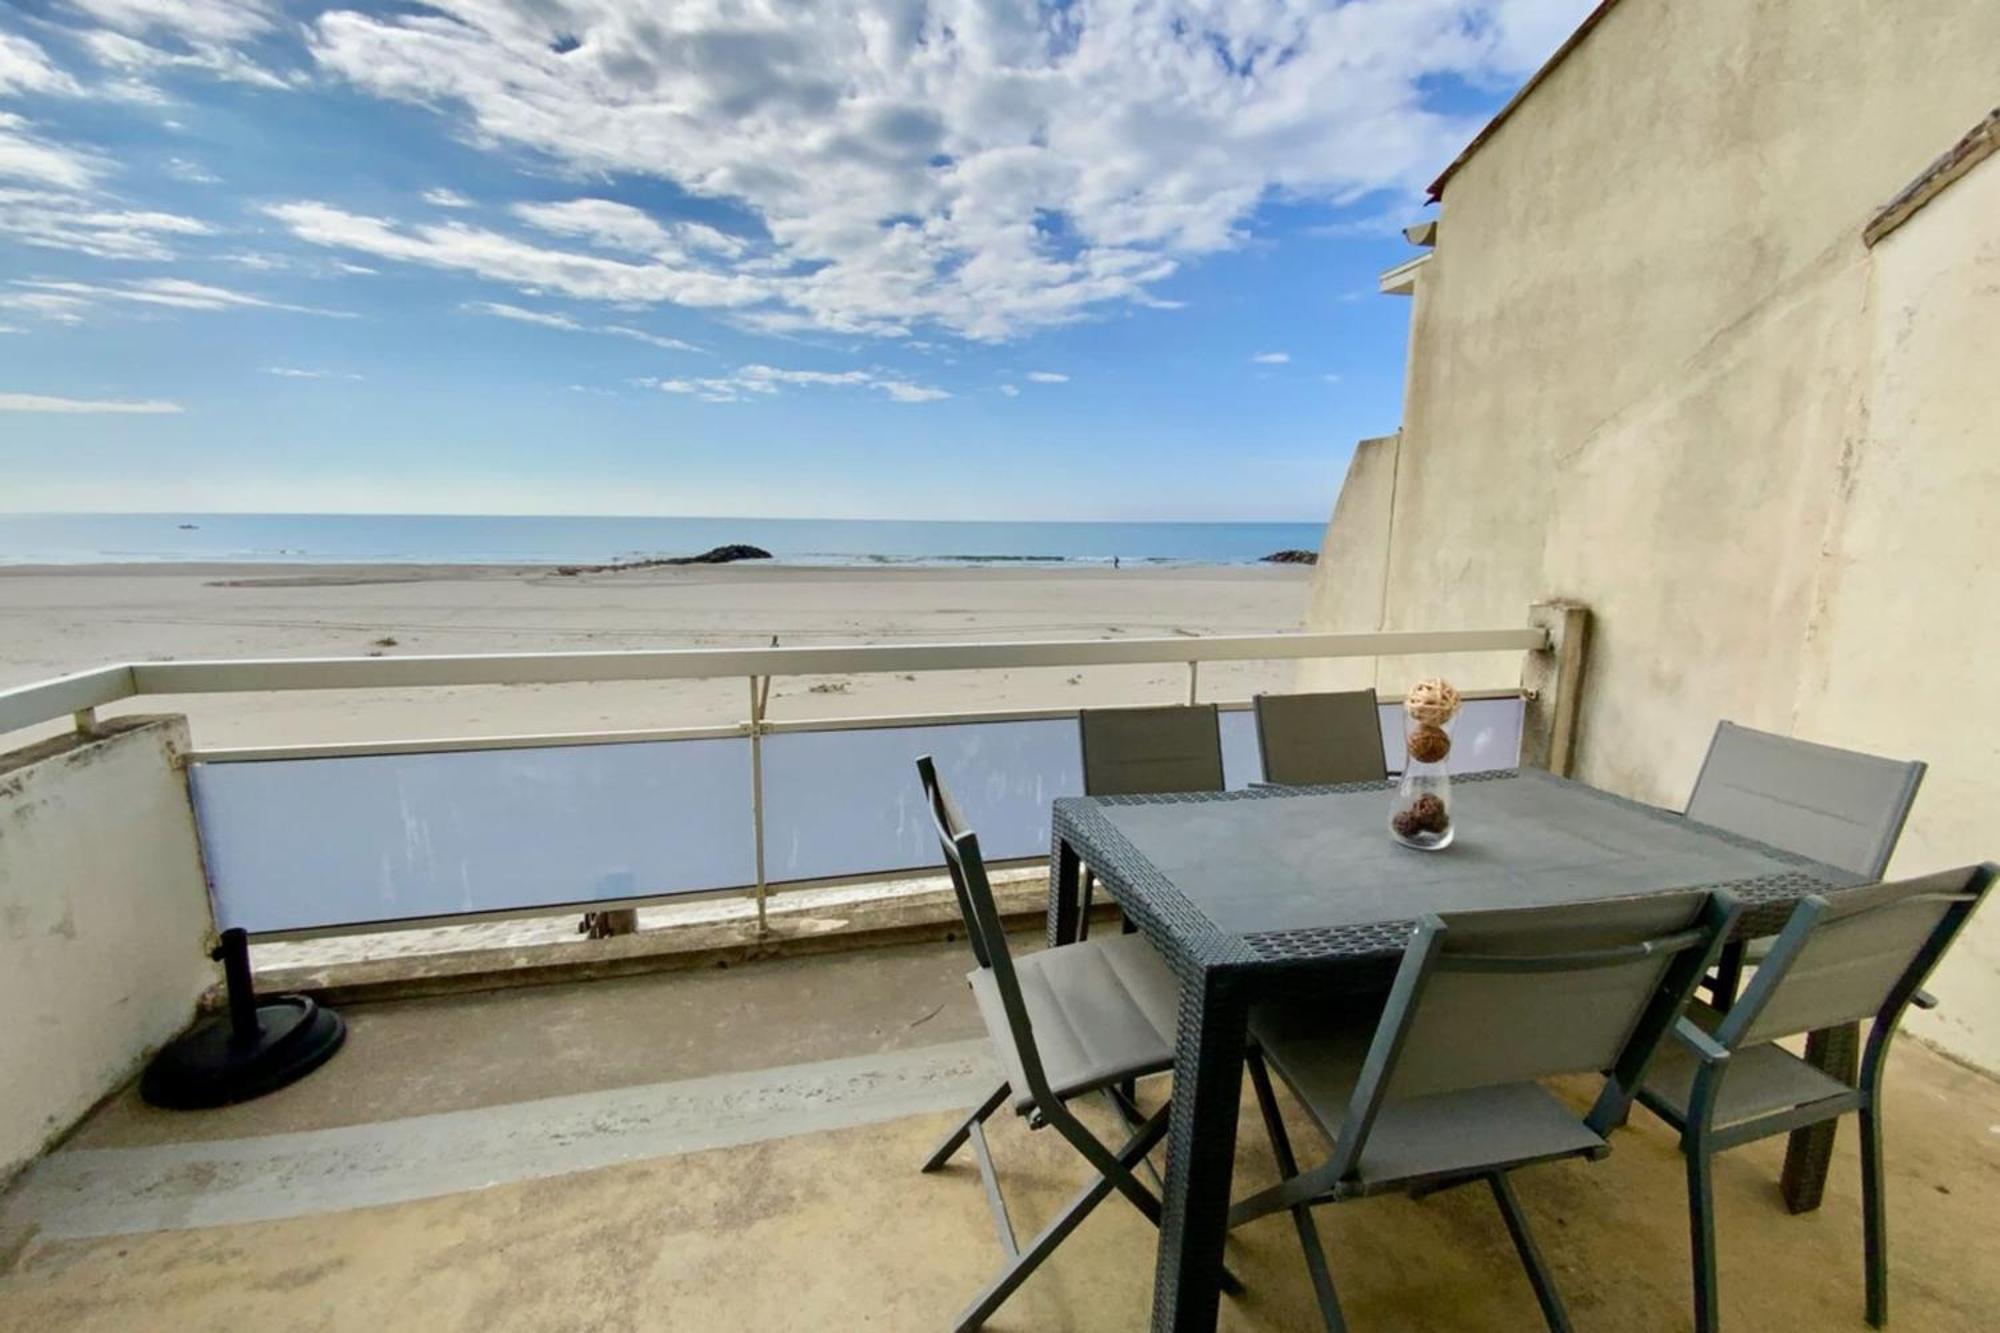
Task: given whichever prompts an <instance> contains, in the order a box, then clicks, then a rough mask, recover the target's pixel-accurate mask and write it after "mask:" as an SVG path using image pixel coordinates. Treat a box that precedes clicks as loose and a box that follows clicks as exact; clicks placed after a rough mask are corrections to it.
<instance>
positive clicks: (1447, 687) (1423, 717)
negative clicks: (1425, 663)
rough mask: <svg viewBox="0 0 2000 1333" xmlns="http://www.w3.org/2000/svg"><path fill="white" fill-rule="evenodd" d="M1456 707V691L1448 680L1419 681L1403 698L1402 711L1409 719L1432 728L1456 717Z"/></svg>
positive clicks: (1457, 703)
mask: <svg viewBox="0 0 2000 1333" xmlns="http://www.w3.org/2000/svg"><path fill="white" fill-rule="evenodd" d="M1458 705H1459V698H1458V690H1457V688H1456V687H1455V686H1453V685H1452V683H1451V682H1450V681H1448V680H1437V679H1432V680H1420V681H1418V682H1417V683H1416V684H1414V685H1412V686H1410V692H1409V694H1407V695H1405V696H1404V698H1403V709H1404V711H1405V712H1407V713H1408V714H1409V715H1410V716H1411V718H1413V719H1414V720H1416V721H1418V722H1424V723H1428V724H1429V725H1431V726H1434V727H1441V726H1443V725H1444V724H1445V723H1447V722H1449V721H1451V720H1452V719H1453V718H1455V717H1457V716H1458Z"/></svg>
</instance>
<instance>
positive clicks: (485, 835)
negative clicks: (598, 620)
mask: <svg viewBox="0 0 2000 1333" xmlns="http://www.w3.org/2000/svg"><path fill="white" fill-rule="evenodd" d="M1558 623H1559V622H1558ZM1561 637H1562V635H1561V633H1560V629H1558V632H1557V633H1556V634H1554V635H1552V633H1551V631H1550V629H1549V628H1548V627H1546V623H1545V624H1531V625H1529V626H1527V627H1522V628H1515V629H1496V630H1460V631H1443V632H1417V633H1408V632H1405V633H1377V634H1274V635H1252V636H1241V637H1228V638H1222V637H1217V638H1171V639H1133V640H1118V641H1099V640H1086V641H1044V642H1018V643H997V642H984V643H954V644H928V645H899V646H882V647H876V646H852V647H818V648H758V649H677V650H663V651H647V652H591V653H537V654H491V655H463V656H432V657H402V658H367V657H363V658H303V659H292V658H288V659H264V660H231V661H188V662H138V663H130V664H125V665H119V666H110V667H105V668H102V669H99V670H95V671H87V672H82V673H79V674H76V675H72V676H67V677H64V678H61V679H58V680H52V681H48V682H44V683H41V684H36V685H30V686H26V687H22V688H18V689H14V690H9V691H5V692H0V734H5V733H7V732H10V731H14V730H18V729H21V728H24V727H30V726H36V725H40V724H43V723H46V722H49V721H52V720H57V719H60V718H63V717H64V716H71V717H73V719H74V722H75V725H76V726H77V727H78V728H79V729H80V730H83V731H86V732H88V731H91V730H93V729H94V728H96V726H97V725H98V723H97V718H96V713H95V710H96V709H98V708H100V707H104V706H107V705H110V704H115V703H118V702H121V701H124V700H127V699H131V698H134V697H140V696H148V695H174V696H189V695H207V694H224V693H237V692H275V691H293V690H324V689H425V688H433V687H445V686H467V685H522V684H556V683H577V682H605V681H638V680H648V681H664V680H694V679H714V678H727V677H740V678H741V679H742V680H743V681H744V682H745V686H746V688H745V694H744V712H743V716H742V720H740V721H738V722H735V723H732V724H729V725H724V726H704V727H682V728H668V729H646V730H622V731H593V732H577V733H562V734H535V735H508V736H446V737H427V738H407V737H402V738H391V739H384V740H379V741H370V742H347V743H338V744H317V745H294V746H260V747H248V748H243V747H239V748H231V749H202V748H200V746H199V744H198V743H197V746H196V748H195V749H194V750H193V751H192V752H191V753H190V754H189V755H188V756H187V757H186V758H187V769H188V776H189V787H190V793H191V796H192V799H193V802H194V807H195V811H196V815H197V823H198V827H199V830H200V837H201V846H202V855H203V858H204V861H205V865H206V873H207V877H208V882H209V885H210V889H211V893H212V895H213V900H214V906H215V915H216V921H217V924H218V925H220V926H224V927H228V926H241V927H243V928H245V929H247V930H249V931H251V932H252V934H253V935H257V936H261V937H264V938H286V937H292V938H296V937H300V936H306V935H314V934H321V933H328V932H352V931H363V930H379V929H382V928H384V927H385V926H390V925H417V924H432V923H436V922H438V921H440V920H464V919H468V918H478V917H491V916H506V915H519V914H525V913H543V912H550V911H557V910H562V909H578V910H581V909H609V908H622V907H632V906H642V905H646V904H650V903H657V902H660V901H662V900H665V899H671V898H677V897H685V896H689V895H698V894H699V895H707V894H718V893H747V894H749V895H751V896H753V897H754V898H755V901H756V905H757V921H758V927H759V929H760V931H761V930H762V928H763V925H764V904H765V901H766V898H767V896H768V895H769V894H770V893H771V892H773V891H776V890H778V889H782V888H790V887H796V886H801V885H807V884H826V883H829V882H840V881H853V880H877V879H887V878H892V877H895V876H898V875H906V874H911V873H918V872H923V871H927V870H929V869H931V868H932V866H933V863H934V861H935V855H934V852H935V849H934V848H930V847H927V845H926V839H925V833H924V829H925V825H924V821H923V819H922V818H921V814H922V812H921V810H920V808H919V805H920V803H919V801H918V799H917V796H916V788H915V783H914V779H913V778H912V776H911V772H912V770H911V760H912V759H913V758H914V757H915V756H916V755H918V754H921V753H932V754H935V755H937V756H938V758H939V761H940V764H941V765H943V766H945V767H946V768H947V769H948V771H950V772H952V773H953V775H954V785H955V786H957V787H958V788H959V790H960V791H961V792H962V793H963V795H964V803H965V805H966V807H967V814H968V817H969V818H970V819H971V820H972V821H973V822H974V823H975V824H976V825H977V827H978V828H979V829H980V832H981V836H982V840H983V841H984V842H985V843H986V845H987V846H988V848H989V849H990V854H991V855H992V856H993V857H994V858H995V859H996V860H1000V861H1006V860H1027V859H1030V858H1035V857H1039V856H1041V855H1045V854H1046V851H1047V847H1048V806H1049V802H1050V801H1051V800H1053V799H1054V798H1055V797H1057V796H1061V795H1066V794H1072V793H1075V792H1077V791H1079V790H1080V789H1081V771H1080V761H1079V757H1078V754H1077V748H1076V727H1075V721H1074V719H1075V716H1076V710H1074V709H1037V710H1012V711H989V712H959V713H948V714H923V715H891V716H873V717H850V718H835V719H813V720H780V719H774V718H772V717H770V716H769V713H768V702H769V699H770V691H771V683H772V681H773V680H774V679H778V678H784V677H796V676H822V675H832V674H840V675H862V674H878V673H885V672H886V673H911V674H915V673H924V672H936V671H964V670H990V669H995V668H1043V667H1057V668H1082V667H1092V666H1107V665H1124V664H1155V665H1157V664H1162V663H1171V664H1177V665H1184V666H1185V667H1186V671H1187V691H1186V696H1185V697H1186V698H1187V699H1188V700H1190V701H1192V700H1193V699H1195V698H1196V697H1197V694H1198V691H1199V687H1200V673H1201V668H1202V666H1203V664H1205V663H1217V662H1247V661H1284V660H1294V661H1297V660H1308V659H1320V658H1335V659H1337V658H1379V657H1423V658H1431V657H1435V656H1438V655H1450V654H1467V653H1496V652H1504V653H1523V654H1526V655H1527V661H1528V663H1529V669H1528V671H1527V672H1526V673H1524V686H1523V688H1522V689H1517V690H1502V691H1492V692H1487V693H1483V694H1475V695H1474V696H1473V697H1472V702H1471V704H1470V706H1469V708H1468V710H1467V715H1466V718H1465V721H1464V723H1463V724H1462V730H1461V743H1460V745H1459V746H1458V747H1457V749H1456V751H1455V761H1456V762H1458V763H1460V764H1461V765H1463V766H1465V767H1475V768H1476V767H1498V766H1508V765H1512V764H1514V763H1515V762H1517V761H1518V760H1519V758H1520V757H1521V755H1522V748H1523V738H1524V736H1526V737H1527V738H1528V739H1529V748H1530V750H1531V751H1532V750H1535V749H1538V748H1540V749H1546V747H1547V741H1545V740H1543V741H1538V740H1536V738H1537V737H1550V736H1554V737H1562V736H1564V735H1566V725H1565V723H1564V721H1563V719H1562V717H1561V716H1560V712H1561V706H1559V704H1558V700H1557V698H1556V697H1554V696H1555V693H1556V682H1558V680H1560V679H1561V678H1562V673H1561V671H1560V669H1559V663H1558V662H1557V661H1556V659H1566V656H1567V655H1566V654H1565V653H1564V652H1563V651H1562V647H1563V646H1562V644H1561V643H1560V642H1559V640H1560V639H1561ZM1538 661H1540V663H1541V665H1540V667H1539V668H1538V667H1537V665H1536V664H1537V662H1538ZM1539 682H1547V683H1546V684H1539ZM1129 702H1133V703H1143V702H1149V701H1147V700H1139V699H1134V700H1131V701H1129ZM1151 702H1165V701H1164V700H1154V701H1151ZM1570 702H1573V701H1570ZM1395 703H1396V700H1394V699H1385V700H1384V722H1383V726H1384V745H1385V755H1390V756H1395V757H1399V756H1400V733H1399V731H1398V730H1397V723H1396V721H1395V710H1394V704H1395ZM1219 706H1220V708H1221V716H1222V729H1223V746H1224V753H1225V761H1226V769H1227V773H1228V776H1229V780H1230V782H1231V785H1242V784H1243V783H1246V782H1248V781H1251V780H1253V779H1254V778H1255V777H1256V776H1257V767H1258V764H1257V752H1256V741H1255V735H1254V730H1253V727H1252V724H1251V717H1250V714H1249V712H1248V709H1249V707H1250V705H1249V703H1248V702H1247V701H1233V702H1224V703H1221V704H1220V705H1219ZM197 742H198V738H197ZM1392 747H1393V748H1392ZM1529 758H1530V760H1531V761H1537V762H1546V761H1547V757H1546V756H1545V755H1543V756H1538V755H1536V754H1534V753H1531V754H1530V755H1529ZM1392 766H1393V765H1392Z"/></svg>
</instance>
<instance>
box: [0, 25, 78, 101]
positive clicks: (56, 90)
mask: <svg viewBox="0 0 2000 1333" xmlns="http://www.w3.org/2000/svg"><path fill="white" fill-rule="evenodd" d="M82 91H83V89H82V88H81V87H80V86H79V85H78V84H77V81H76V80H75V79H73V78H71V77H70V76H69V75H68V74H66V73H64V72H63V71H62V70H60V69H58V68H56V66H55V64H54V63H53V62H51V61H50V60H49V57H48V53H47V52H45V51H43V50H42V48H41V47H39V46H37V45H36V44H35V43H33V42H31V41H29V40H28V39H27V38H26V37H17V36H15V35H14V34H12V33H6V32H0V96H7V95H10V94H15V93H47V94H51V95H54V96H67V97H74V96H76V95H77V94H79V93H81V92H82Z"/></svg>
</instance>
